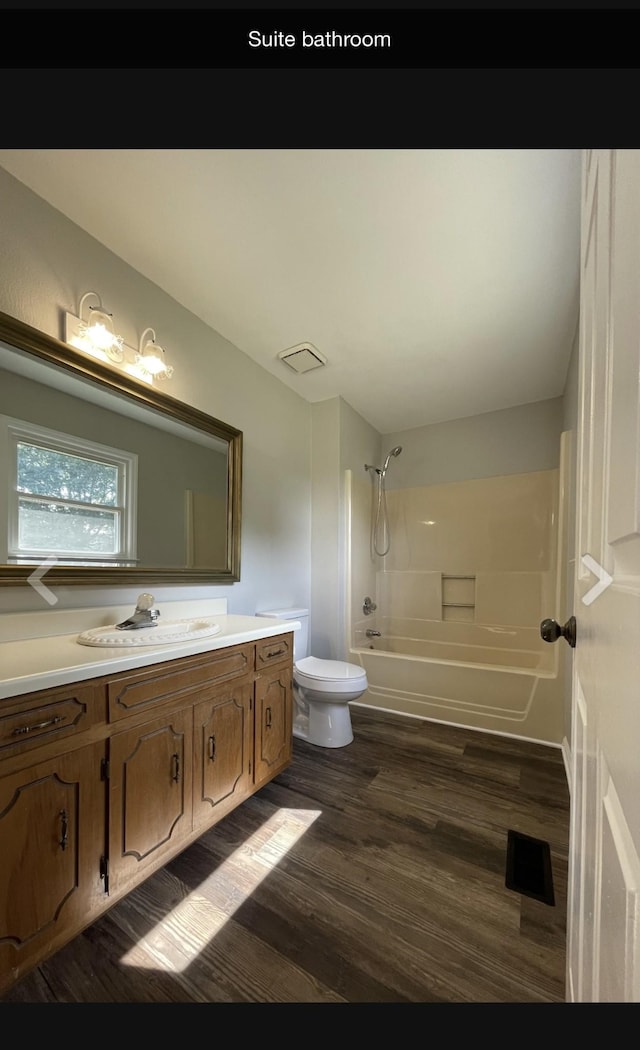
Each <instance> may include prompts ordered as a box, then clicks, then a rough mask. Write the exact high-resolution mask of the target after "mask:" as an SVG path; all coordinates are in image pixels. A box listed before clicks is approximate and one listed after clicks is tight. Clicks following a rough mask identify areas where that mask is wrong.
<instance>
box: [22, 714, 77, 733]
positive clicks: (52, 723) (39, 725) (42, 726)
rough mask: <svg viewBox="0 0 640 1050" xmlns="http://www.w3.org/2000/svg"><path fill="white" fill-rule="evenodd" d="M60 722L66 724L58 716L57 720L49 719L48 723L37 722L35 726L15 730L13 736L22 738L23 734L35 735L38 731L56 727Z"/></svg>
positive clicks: (60, 716)
mask: <svg viewBox="0 0 640 1050" xmlns="http://www.w3.org/2000/svg"><path fill="white" fill-rule="evenodd" d="M58 722H64V718H63V717H62V715H56V716H55V718H48V719H47V720H46V722H37V723H36V725H34V726H19V728H18V729H14V730H13V732H12V734H11V736H22V734H23V733H33V732H34V731H35V730H36V729H46V728H47V726H55V725H57V724H58Z"/></svg>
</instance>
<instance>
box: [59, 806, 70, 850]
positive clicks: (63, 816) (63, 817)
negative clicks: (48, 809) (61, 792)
mask: <svg viewBox="0 0 640 1050" xmlns="http://www.w3.org/2000/svg"><path fill="white" fill-rule="evenodd" d="M60 821H61V824H62V837H61V839H60V849H63V850H65V849H66V848H67V842H68V839H69V818H68V817H67V811H66V809H61V810H60Z"/></svg>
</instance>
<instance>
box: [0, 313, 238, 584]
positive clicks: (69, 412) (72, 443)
mask: <svg viewBox="0 0 640 1050" xmlns="http://www.w3.org/2000/svg"><path fill="white" fill-rule="evenodd" d="M144 387H145V388H144V389H142V388H141V385H140V384H139V383H138V382H136V381H135V380H133V379H131V378H130V377H128V376H126V375H124V374H121V373H116V372H114V371H113V370H112V369H111V368H109V366H105V365H103V364H101V363H99V362H94V361H93V360H91V359H86V360H85V356H84V355H83V354H81V353H79V352H78V351H76V350H73V349H71V348H70V347H67V345H66V344H64V343H60V342H58V341H57V340H55V339H51V338H50V337H48V336H46V335H44V334H43V333H40V332H37V331H36V330H35V329H31V328H29V327H28V326H26V325H23V324H22V323H21V322H18V321H16V320H15V319H12V318H8V317H6V315H2V314H0V508H4V511H3V512H1V513H0V561H2V562H4V564H2V565H0V582H3V583H7V582H11V583H18V582H21V581H22V580H25V581H26V579H27V577H28V575H29V574H30V572H32V571H33V566H37V565H41V564H42V563H43V561H44V560H45V559H51V561H52V563H53V567H52V568H50V569H49V570H48V575H47V579H48V580H51V581H52V582H55V580H56V579H57V580H58V582H60V581H62V580H64V582H67V583H68V582H82V583H87V582H101V583H108V582H119V583H122V582H131V583H133V582H143V581H148V582H149V583H151V582H153V581H155V582H163V581H164V582H179V581H185V582H188V581H190V580H208V581H216V580H217V581H224V580H229V581H234V580H237V579H239V542H240V534H239V533H240V484H241V445H242V434H241V432H240V431H238V430H236V429H235V428H233V427H231V426H229V425H228V424H225V423H222V422H221V421H219V420H216V419H214V418H213V417H210V416H207V415H205V414H204V413H201V412H199V411H197V410H195V409H192V408H191V407H190V406H188V405H184V404H183V403H182V402H179V401H177V400H176V399H174V398H172V397H170V396H168V395H167V394H165V393H164V392H160V391H157V390H156V389H154V388H147V387H146V384H145V385H144Z"/></svg>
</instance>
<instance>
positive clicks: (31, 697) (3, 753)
mask: <svg viewBox="0 0 640 1050" xmlns="http://www.w3.org/2000/svg"><path fill="white" fill-rule="evenodd" d="M105 721H106V697H105V688H104V685H91V684H84V685H69V686H60V687H59V688H58V689H47V690H42V691H41V692H37V693H28V694H26V695H25V696H20V697H12V698H11V699H8V700H2V701H0V757H1V758H5V757H7V756H10V755H14V754H20V753H21V752H23V751H29V750H31V749H32V748H35V747H39V746H42V745H43V744H48V743H50V742H51V741H53V740H58V739H60V740H62V739H64V738H65V737H69V736H75V735H77V734H78V733H82V732H84V731H85V730H86V729H89V728H90V727H92V726H96V725H99V724H100V723H101V722H105Z"/></svg>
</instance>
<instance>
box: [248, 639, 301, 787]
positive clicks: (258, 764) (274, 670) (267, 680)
mask: <svg viewBox="0 0 640 1050" xmlns="http://www.w3.org/2000/svg"><path fill="white" fill-rule="evenodd" d="M255 649H256V681H255V709H256V710H255V734H254V747H255V770H254V789H257V788H258V787H260V786H261V785H262V784H266V783H267V782H268V781H269V780H272V779H273V778H274V777H275V776H276V775H277V774H278V773H280V772H281V770H283V769H285V768H286V766H288V765H289V763H290V761H291V757H292V753H293V752H292V747H293V734H292V726H293V635H292V634H290V635H282V636H279V637H276V638H269V639H266V640H265V641H261V642H258V643H257V644H256V647H255Z"/></svg>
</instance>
